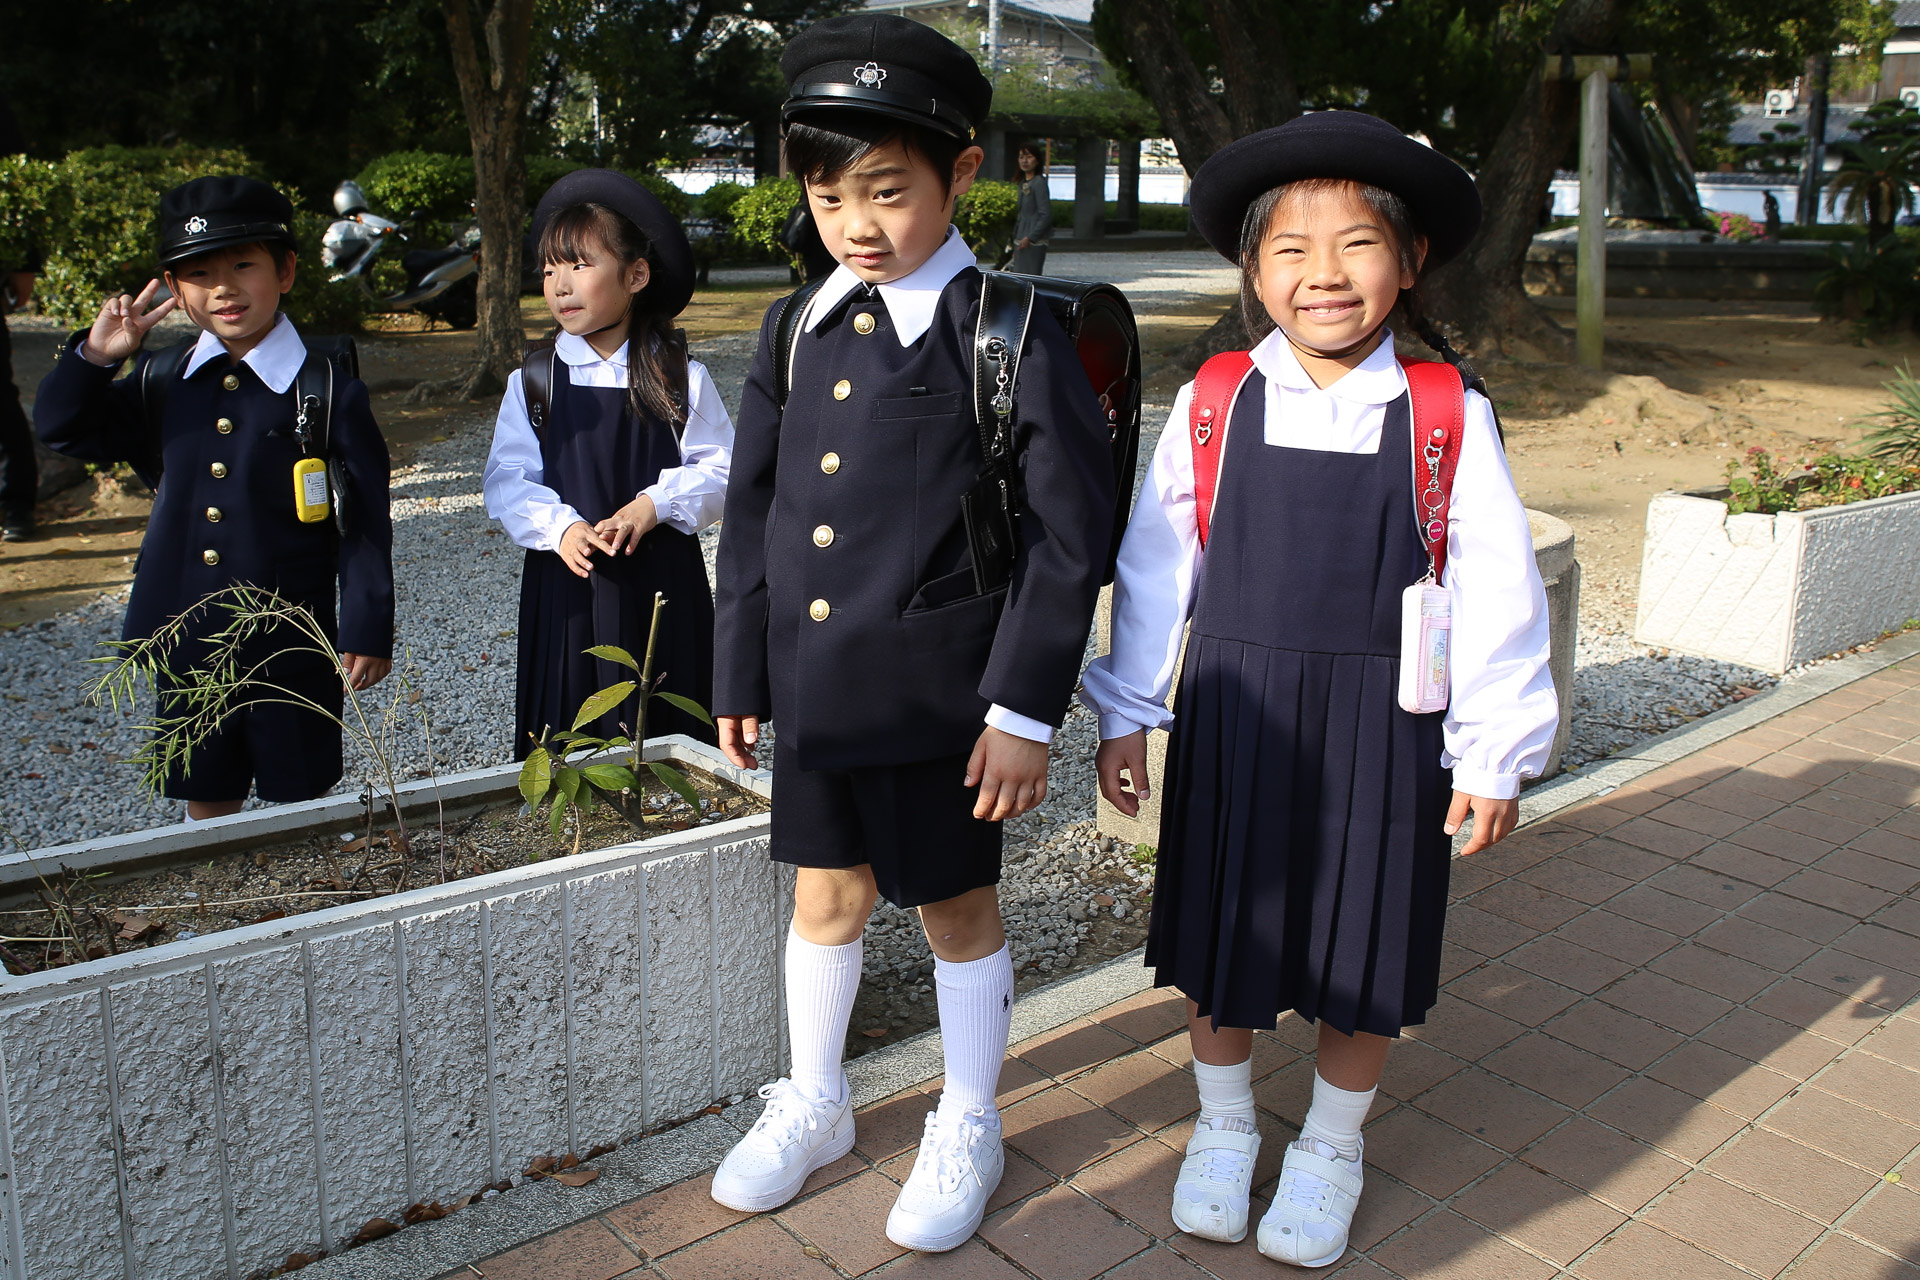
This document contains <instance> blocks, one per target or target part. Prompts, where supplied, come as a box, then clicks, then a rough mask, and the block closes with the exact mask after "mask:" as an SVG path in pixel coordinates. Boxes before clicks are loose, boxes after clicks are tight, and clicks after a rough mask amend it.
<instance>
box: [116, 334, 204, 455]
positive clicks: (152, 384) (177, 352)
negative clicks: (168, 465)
mask: <svg viewBox="0 0 1920 1280" xmlns="http://www.w3.org/2000/svg"><path fill="white" fill-rule="evenodd" d="M198 342H199V339H198V338H188V339H187V340H186V341H184V342H176V343H174V344H172V345H171V346H165V347H161V348H159V349H158V350H156V351H149V352H146V353H144V355H143V356H142V358H141V360H140V363H139V365H138V367H136V368H135V369H134V371H133V375H132V376H133V377H135V378H137V379H138V380H139V383H138V385H139V390H140V407H141V411H142V412H143V413H144V414H145V416H146V420H147V440H148V444H149V452H148V455H147V456H146V457H145V458H139V459H129V460H128V461H129V463H130V464H131V465H132V467H133V469H134V472H135V473H136V474H138V475H139V477H140V478H141V479H142V480H144V481H145V482H146V485H147V487H148V488H149V489H158V488H159V487H160V472H161V469H162V455H161V449H160V428H161V424H162V423H163V422H165V421H166V416H167V396H168V394H169V393H170V392H171V391H172V390H173V384H174V383H175V382H177V381H178V380H179V378H180V370H181V369H183V368H184V367H186V363H187V357H188V356H189V355H191V354H192V353H193V348H194V345H195V344H196V343H198Z"/></svg>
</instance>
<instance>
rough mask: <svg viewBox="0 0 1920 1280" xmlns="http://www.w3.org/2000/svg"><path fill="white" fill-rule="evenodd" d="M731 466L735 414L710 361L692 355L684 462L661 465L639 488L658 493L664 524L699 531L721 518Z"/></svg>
mask: <svg viewBox="0 0 1920 1280" xmlns="http://www.w3.org/2000/svg"><path fill="white" fill-rule="evenodd" d="M732 467H733V419H732V418H731V417H729V416H728V414H727V406H726V405H725V404H723V403H722V402H721V400H720V389H719V388H718V387H716V386H715V385H714V383H713V375H712V374H711V373H709V372H707V366H705V365H704V364H701V363H700V362H699V361H698V360H690V361H688V362H687V425H686V429H685V430H684V431H683V432H682V433H681V436H680V465H679V466H677V467H668V468H666V469H665V470H663V471H661V473H660V478H659V479H658V480H656V481H654V482H653V483H652V484H650V485H648V486H647V487H646V488H644V489H642V490H641V491H640V492H641V493H644V494H646V495H647V496H648V497H649V498H652V499H653V507H654V510H655V511H656V512H658V513H659V516H660V523H661V524H664V525H669V526H671V527H673V528H675V529H678V530H679V531H680V532H682V533H698V532H700V530H702V529H704V528H706V527H707V526H708V525H710V524H712V523H713V522H714V521H716V520H718V519H719V518H720V514H721V511H722V510H723V509H724V508H725V506H726V501H727V475H728V472H729V471H730V470H731V469H732Z"/></svg>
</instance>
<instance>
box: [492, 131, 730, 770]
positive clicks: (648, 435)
mask: <svg viewBox="0 0 1920 1280" xmlns="http://www.w3.org/2000/svg"><path fill="white" fill-rule="evenodd" d="M533 238H534V242H535V244H536V245H537V247H538V248H537V252H538V253H539V260H540V262H541V264H542V266H541V278H542V282H543V283H542V290H543V292H544V294H545V296H546V300H547V307H548V309H549V310H551V311H552V312H553V318H554V321H555V323H556V324H557V325H558V326H559V327H558V330H557V331H556V332H555V334H554V337H553V342H552V346H551V348H550V349H548V348H545V347H541V348H537V349H535V350H534V351H533V352H532V354H530V355H529V356H528V358H527V366H526V368H525V369H523V370H522V371H520V372H517V373H515V374H513V375H512V377H511V378H510V379H509V380H508V384H507V391H506V395H505V396H504V397H503V398H502V400H501V402H500V416H499V420H498V423H497V424H496V426H495V429H494V437H493V451H492V452H491V454H489V455H488V458H487V469H486V477H485V489H486V499H487V512H488V514H489V515H491V516H493V518H494V519H496V520H498V521H500V523H501V524H502V525H504V526H505V527H506V530H507V532H508V533H509V534H510V535H512V537H513V540H514V541H515V542H517V543H519V544H520V545H521V546H523V547H525V548H526V549H527V554H526V568H525V572H524V576H523V577H522V580H521V588H520V628H519V637H520V642H519V670H518V691H517V694H516V697H515V721H516V723H515V726H514V758H515V759H524V758H525V757H526V755H527V754H528V752H529V751H531V750H532V748H533V746H534V743H535V742H536V741H537V740H538V739H539V737H540V736H541V734H542V733H543V732H544V731H545V730H547V729H555V730H559V729H565V728H568V727H569V726H571V725H572V724H573V718H574V715H575V714H576V713H577V712H578V711H579V709H580V704H581V703H582V702H583V701H585V700H586V698H587V697H588V696H590V695H591V694H593V693H595V692H596V691H598V690H600V689H602V688H604V687H606V686H607V685H610V684H613V683H615V682H616V681H618V680H620V679H621V678H623V677H622V675H621V674H620V669H619V668H616V667H615V666H614V665H613V664H612V663H608V662H603V661H600V660H599V659H596V658H594V657H593V656H592V655H590V654H588V653H587V652H586V650H588V649H590V648H592V647H594V646H595V645H618V646H619V647H621V648H623V649H626V650H627V651H628V652H630V653H632V654H633V655H634V656H635V657H636V658H637V657H639V655H640V654H641V653H642V652H643V651H644V650H645V648H646V645H647V634H648V628H649V625H650V622H651V618H652V613H653V598H654V593H655V592H661V593H664V594H665V596H666V597H667V600H668V607H667V610H666V613H665V614H664V615H663V617H662V620H661V630H660V636H659V640H658V643H657V645H656V658H655V665H654V669H655V671H657V672H660V673H662V674H663V675H664V682H663V684H662V686H661V687H662V688H663V689H665V690H666V691H667V692H669V693H678V694H681V695H683V696H685V697H688V698H692V699H693V700H694V701H696V702H698V703H700V704H701V705H702V706H706V705H708V703H709V702H710V701H711V699H712V687H713V594H712V591H711V589H710V588H709V587H708V585H707V574H706V567H705V564H704V561H703V559H702V557H701V553H700V542H699V539H698V537H697V536H696V535H697V534H698V533H699V532H700V530H701V529H703V528H705V527H706V526H707V525H710V524H712V523H713V522H714V521H715V520H718V519H719V518H720V511H721V506H722V504H723V502H724V501H725V497H726V490H727V470H728V466H729V464H730V461H731V459H732V454H733V423H732V420H731V419H730V418H729V417H728V416H727V410H726V406H725V405H724V404H722V403H721V401H720V393H719V391H718V389H717V388H715V386H714V384H713V379H712V377H711V376H710V375H709V374H708V373H707V370H706V366H704V365H702V364H700V363H699V362H698V361H693V360H689V359H688V358H687V352H686V341H685V338H684V336H683V335H682V334H681V333H680V332H679V331H678V330H677V329H675V328H674V327H673V323H672V322H673V319H674V317H675V316H677V315H679V314H680V312H681V310H682V309H684V308H685V306H686V305H687V302H688V300H689V299H690V298H691V297H692V294H693V255H692V251H691V250H690V249H689V248H688V245H687V239H686V236H685V234H684V233H683V232H682V231H681V229H680V225H679V223H678V222H676V221H675V220H674V218H673V215H672V214H670V213H668V212H667V210H666V208H665V207H664V206H663V205H662V204H661V203H660V202H659V200H657V199H656V198H655V197H654V196H653V194H652V193H651V192H649V191H648V190H647V189H646V188H644V187H642V186H641V185H640V184H639V183H637V182H635V181H634V180H633V179H631V178H628V177H626V176H625V175H624V174H619V173H615V172H612V171H611V170H606V169H583V170H580V171H578V172H576V173H571V174H568V175H567V176H566V177H564V178H562V179H561V180H560V181H559V182H557V183H555V184H554V185H553V187H552V189H551V190H549V191H548V192H547V194H546V195H545V196H543V197H542V198H541V200H540V204H539V207H538V208H537V209H536V210H535V211H534V217H533ZM562 370H564V371H565V376H564V377H561V376H558V374H559V373H560V371H562ZM529 374H531V375H533V378H534V381H535V389H534V390H532V391H531V392H530V389H529V386H528V377H529ZM541 383H544V384H545V390H544V393H542V392H541V391H540V390H539V389H538V387H539V384H541ZM638 697H639V695H637V694H636V695H635V698H634V699H630V700H629V701H628V702H627V703H625V704H622V705H621V706H619V707H616V708H615V709H613V710H612V711H609V712H608V713H607V714H606V715H605V716H603V717H602V718H601V719H600V720H599V721H597V722H595V724H593V725H587V726H582V728H583V729H586V730H587V731H589V732H592V733H596V734H599V735H601V736H613V735H614V734H618V733H622V732H627V731H630V730H631V729H632V727H633V726H634V724H635V723H636V719H635V713H636V710H637V700H638ZM622 726H624V728H623V727H622ZM647 731H648V734H649V735H650V736H654V737H658V736H661V735H664V734H672V733H690V734H694V735H696V736H698V737H701V738H703V739H705V740H708V741H711V740H712V733H713V731H712V730H711V729H710V728H708V727H707V725H705V724H704V723H702V722H701V721H699V720H696V719H694V718H693V717H692V716H689V715H686V714H685V713H683V712H681V711H679V710H677V709H674V708H671V707H668V706H667V705H666V704H664V703H656V704H654V707H653V709H651V710H650V711H649V713H648V726H647Z"/></svg>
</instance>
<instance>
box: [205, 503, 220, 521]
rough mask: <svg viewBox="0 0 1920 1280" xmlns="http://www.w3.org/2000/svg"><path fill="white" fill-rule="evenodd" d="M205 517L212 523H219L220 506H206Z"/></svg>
mask: <svg viewBox="0 0 1920 1280" xmlns="http://www.w3.org/2000/svg"><path fill="white" fill-rule="evenodd" d="M207 519H209V520H211V521H213V523H215V524H219V523H220V508H218V507H208V508H207Z"/></svg>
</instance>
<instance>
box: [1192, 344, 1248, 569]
mask: <svg viewBox="0 0 1920 1280" xmlns="http://www.w3.org/2000/svg"><path fill="white" fill-rule="evenodd" d="M1252 372H1253V353H1252V352H1250V351H1222V352H1221V353H1220V354H1219V355H1217V356H1214V357H1212V358H1211V359H1209V360H1208V361H1207V362H1206V363H1205V364H1203V365H1201V366H1200V372H1199V373H1196V374H1195V375H1194V376H1193V399H1192V401H1191V402H1190V403H1189V404H1188V406H1187V432H1188V435H1189V443H1190V444H1191V445H1192V446H1193V498H1194V519H1195V523H1196V524H1197V525H1198V526H1199V529H1200V545H1201V547H1202V548H1204V547H1205V546H1206V545H1207V532H1208V530H1209V529H1210V528H1211V527H1212V524H1213V495H1214V491H1215V490H1216V489H1218V488H1219V484H1220V456H1221V455H1222V454H1223V453H1225V452H1226V446H1227V422H1228V420H1229V419H1230V418H1232V416H1233V402H1234V401H1235V400H1236V399H1238V398H1239V396H1240V388H1241V387H1242V386H1244V385H1245V384H1246V381H1247V375H1248V374H1250V373H1252Z"/></svg>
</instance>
